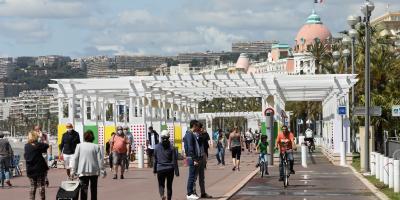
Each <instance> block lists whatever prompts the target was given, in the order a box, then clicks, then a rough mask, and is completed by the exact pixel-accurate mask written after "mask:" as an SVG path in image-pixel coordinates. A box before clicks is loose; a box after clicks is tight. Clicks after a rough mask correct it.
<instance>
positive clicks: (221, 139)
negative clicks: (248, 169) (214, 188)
mask: <svg viewBox="0 0 400 200" xmlns="http://www.w3.org/2000/svg"><path fill="white" fill-rule="evenodd" d="M226 145H227V141H226V137H225V135H224V133H223V132H222V130H221V129H219V131H218V136H217V155H216V157H217V161H218V165H220V164H222V165H223V166H225V148H226Z"/></svg>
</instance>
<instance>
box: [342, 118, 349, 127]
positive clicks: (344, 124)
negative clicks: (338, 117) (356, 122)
mask: <svg viewBox="0 0 400 200" xmlns="http://www.w3.org/2000/svg"><path fill="white" fill-rule="evenodd" d="M343 126H344V127H345V128H349V127H350V119H349V118H347V117H346V118H344V119H343Z"/></svg>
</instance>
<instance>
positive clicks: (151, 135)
mask: <svg viewBox="0 0 400 200" xmlns="http://www.w3.org/2000/svg"><path fill="white" fill-rule="evenodd" d="M159 141H160V140H159V136H158V133H157V132H156V131H155V130H154V129H153V127H152V126H150V127H149V132H148V133H147V141H146V143H147V158H148V160H147V163H148V164H147V166H148V167H149V168H152V167H153V162H154V148H155V147H156V145H157V144H158V143H159Z"/></svg>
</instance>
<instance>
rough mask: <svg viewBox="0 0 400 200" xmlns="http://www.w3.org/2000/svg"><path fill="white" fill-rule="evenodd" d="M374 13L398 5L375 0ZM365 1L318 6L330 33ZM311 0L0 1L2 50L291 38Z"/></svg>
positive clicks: (156, 49) (213, 46)
mask: <svg viewBox="0 0 400 200" xmlns="http://www.w3.org/2000/svg"><path fill="white" fill-rule="evenodd" d="M374 2H375V5H376V11H375V12H374V16H378V15H381V14H383V13H384V12H385V11H386V10H387V4H389V5H390V7H389V8H390V10H392V11H394V10H400V2H399V1H398V0H387V1H374ZM362 3H363V0H324V3H323V4H318V5H316V10H317V12H318V14H319V15H320V16H321V18H322V20H323V22H324V23H325V24H326V25H327V26H328V27H329V28H330V30H331V31H332V33H333V34H335V33H336V32H338V31H341V30H344V29H345V28H347V24H346V21H345V20H346V18H347V16H348V15H350V14H357V15H360V14H361V13H360V11H359V10H360V9H359V7H360V5H361V4H362ZM312 8H313V0H286V1H280V0H279V1H278V0H246V1H243V0H0V30H1V31H0V56H38V55H50V54H58V55H69V56H72V57H81V56H92V55H117V54H126V55H176V54H177V53H178V52H195V51H206V50H211V51H222V50H225V51H229V50H230V47H231V43H232V42H234V41H239V40H278V41H281V42H283V43H289V44H293V40H294V39H293V38H294V37H295V36H296V33H297V30H299V29H300V27H301V26H302V24H303V23H304V22H305V20H306V18H307V16H308V15H309V14H310V13H311V10H312Z"/></svg>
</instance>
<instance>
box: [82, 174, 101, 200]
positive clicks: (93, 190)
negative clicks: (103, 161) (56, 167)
mask: <svg viewBox="0 0 400 200" xmlns="http://www.w3.org/2000/svg"><path fill="white" fill-rule="evenodd" d="M98 177H99V176H81V177H79V181H80V183H81V200H86V199H87V196H88V187H89V182H90V197H91V198H90V199H91V200H97V180H98Z"/></svg>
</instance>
